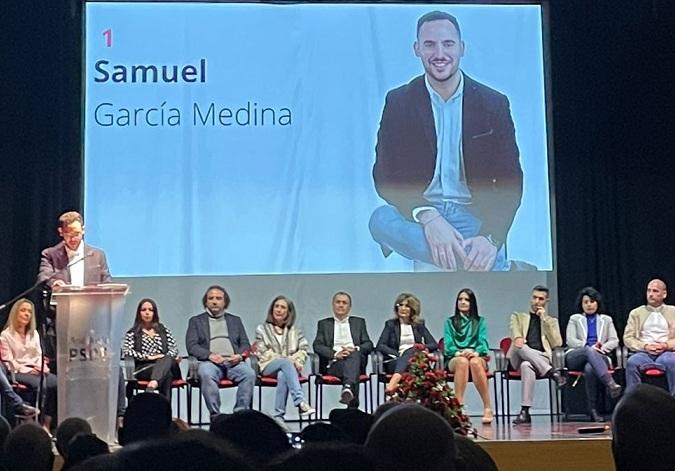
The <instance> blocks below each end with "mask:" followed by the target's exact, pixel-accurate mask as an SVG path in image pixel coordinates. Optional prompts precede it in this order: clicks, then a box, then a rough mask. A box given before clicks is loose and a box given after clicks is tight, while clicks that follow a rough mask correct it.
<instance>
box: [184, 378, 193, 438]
mask: <svg viewBox="0 0 675 471" xmlns="http://www.w3.org/2000/svg"><path fill="white" fill-rule="evenodd" d="M185 394H186V396H187V419H188V420H187V423H188V425H189V426H190V427H192V385H190V384H188V385H187V391H186V392H185Z"/></svg>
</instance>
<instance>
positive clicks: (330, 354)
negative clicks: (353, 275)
mask: <svg viewBox="0 0 675 471" xmlns="http://www.w3.org/2000/svg"><path fill="white" fill-rule="evenodd" d="M351 308H352V298H351V296H350V295H349V294H348V293H345V292H343V291H339V292H337V293H335V294H334V295H333V317H329V318H327V319H322V320H320V321H319V323H318V325H317V328H316V339H314V344H313V347H314V353H316V354H317V355H319V368H320V370H321V373H322V374H329V375H333V376H337V377H338V378H340V379H341V380H342V383H343V387H342V394H341V395H340V402H341V403H343V404H347V405H348V406H349V407H358V406H359V399H358V387H359V375H360V374H361V372H363V371H365V368H366V363H367V362H368V355H369V354H370V352H372V351H373V342H371V341H370V337H369V336H368V330H367V329H366V320H365V319H363V318H361V317H354V316H350V315H349V311H350V310H351Z"/></svg>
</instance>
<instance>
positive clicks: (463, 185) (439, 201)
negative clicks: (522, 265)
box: [369, 11, 523, 271]
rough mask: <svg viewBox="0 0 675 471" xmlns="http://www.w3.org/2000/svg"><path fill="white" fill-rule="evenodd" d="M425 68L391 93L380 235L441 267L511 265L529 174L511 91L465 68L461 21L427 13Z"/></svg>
mask: <svg viewBox="0 0 675 471" xmlns="http://www.w3.org/2000/svg"><path fill="white" fill-rule="evenodd" d="M413 48H414V51H415V55H416V56H417V57H419V58H420V60H421V62H422V66H423V67H424V74H423V75H420V76H418V77H415V78H414V79H413V80H412V81H410V82H409V83H407V84H405V85H402V86H400V87H398V88H395V89H393V90H391V91H389V92H388V93H387V97H386V102H385V105H384V111H383V113H382V118H381V121H380V128H379V131H378V134H377V146H376V161H375V166H374V168H373V179H374V182H375V188H376V190H377V193H378V194H379V195H380V197H382V198H383V199H384V200H385V201H386V202H387V204H386V205H384V206H380V207H379V208H377V209H376V210H375V211H374V212H373V214H372V215H371V218H370V224H369V227H370V232H371V234H372V236H373V239H374V240H375V241H376V242H378V243H379V244H380V245H381V247H382V252H383V253H384V255H385V256H388V255H389V254H390V253H391V252H392V251H395V252H397V253H398V254H400V255H402V256H403V257H405V258H408V259H410V260H413V261H418V262H424V263H426V264H430V265H433V266H435V267H436V268H437V269H441V270H449V271H455V270H469V271H505V270H509V269H510V266H511V264H510V262H509V261H508V260H507V259H506V250H505V247H504V243H505V241H506V237H507V235H508V232H509V229H510V228H511V224H512V223H513V219H514V217H515V214H516V211H517V210H518V207H519V206H520V203H521V197H522V188H523V172H522V169H521V166H520V161H519V150H518V145H517V144H516V136H515V128H514V124H513V119H512V117H511V112H510V108H509V101H508V99H507V97H506V96H505V95H503V94H501V93H499V92H498V91H496V90H493V89H492V88H489V87H487V86H485V85H483V84H481V83H479V82H477V81H475V80H474V79H472V78H471V77H469V76H468V75H467V74H465V73H464V72H463V71H462V70H461V69H460V62H461V59H462V57H463V56H464V50H465V45H464V42H463V41H462V36H461V30H460V26H459V23H458V21H457V19H456V18H455V17H454V16H452V15H450V14H448V13H445V12H440V11H433V12H430V13H427V14H425V15H423V16H422V17H420V18H419V20H418V22H417V40H416V41H415V42H414V45H413Z"/></svg>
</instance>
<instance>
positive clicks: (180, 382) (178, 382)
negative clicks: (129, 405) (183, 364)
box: [136, 379, 187, 389]
mask: <svg viewBox="0 0 675 471" xmlns="http://www.w3.org/2000/svg"><path fill="white" fill-rule="evenodd" d="M149 382H150V381H144V380H138V381H136V388H137V389H145V388H147V387H148V383H149ZM186 384H187V381H185V380H184V379H174V380H173V381H171V387H172V388H182V387H183V386H185V385H186Z"/></svg>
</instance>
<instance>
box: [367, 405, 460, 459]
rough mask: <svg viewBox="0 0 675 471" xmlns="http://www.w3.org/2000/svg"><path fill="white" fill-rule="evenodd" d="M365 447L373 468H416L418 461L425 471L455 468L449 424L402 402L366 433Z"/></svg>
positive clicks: (428, 411) (452, 435)
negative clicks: (412, 441)
mask: <svg viewBox="0 0 675 471" xmlns="http://www.w3.org/2000/svg"><path fill="white" fill-rule="evenodd" d="M411 440H414V444H413V443H411ZM406 443H408V444H410V445H409V446H405V445H404V444H406ZM366 449H367V451H368V454H369V455H370V457H371V458H372V459H373V461H374V462H375V463H376V465H377V469H382V470H391V469H418V468H419V467H420V466H421V465H422V464H424V468H425V469H427V470H438V471H441V470H443V471H454V470H455V469H456V468H455V455H456V452H455V441H454V432H453V431H452V428H451V427H450V424H449V423H448V421H447V420H445V419H443V418H442V417H441V416H440V415H438V414H436V413H435V412H432V411H430V410H428V409H425V408H424V407H422V406H420V405H418V404H402V405H400V406H398V407H394V408H393V409H391V410H390V411H388V412H386V413H385V414H383V415H382V417H380V420H378V421H377V422H375V424H374V425H373V427H372V428H371V430H370V433H369V434H368V439H367V440H366Z"/></svg>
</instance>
